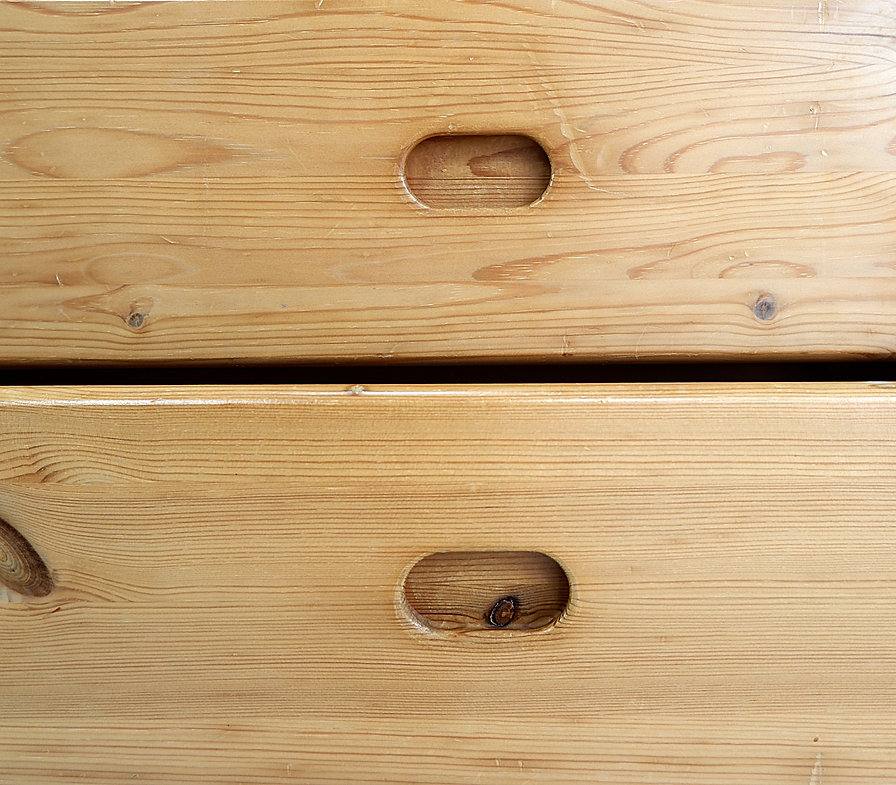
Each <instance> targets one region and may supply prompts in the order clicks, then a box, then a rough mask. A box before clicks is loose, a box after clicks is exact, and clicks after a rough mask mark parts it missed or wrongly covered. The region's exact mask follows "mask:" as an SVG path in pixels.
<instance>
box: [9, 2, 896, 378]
mask: <svg viewBox="0 0 896 785" xmlns="http://www.w3.org/2000/svg"><path fill="white" fill-rule="evenodd" d="M0 29H2V31H3V32H2V37H3V43H4V45H3V46H2V48H0V106H2V112H0V241H2V248H3V253H2V257H0V292H2V295H3V306H4V307H3V308H2V309H0V361H2V362H4V363H31V362H42V363H52V362H68V361H71V360H84V361H87V360H89V361H93V362H110V363H116V362H117V363H123V362H128V363H134V362H138V363H141V362H213V361H215V362H220V361H230V360H255V361H267V360H276V361H321V360H328V359H334V358H336V359H345V360H357V359H364V360H374V361H392V362H396V361H402V360H421V359H432V358H441V359H444V358H455V359H475V360H486V359H500V358H518V359H553V360H562V359H565V358H577V359H588V358H600V359H604V358H606V359H612V358H626V359H647V358H650V359H656V358H667V357H676V358H681V357H702V358H707V359H709V358H732V357H757V356H766V357H767V356H777V357H806V356H814V357H886V356H889V355H890V354H891V353H892V351H893V349H894V325H896V280H894V259H896V207H894V205H896V181H894V176H893V173H894V170H896V155H894V153H896V114H894V109H893V99H892V92H893V89H892V85H893V82H894V74H896V60H894V50H893V45H892V37H893V31H894V29H896V6H894V4H893V3H891V2H888V1H887V0H821V2H819V0H797V2H792V1H791V0H787V2H784V1H783V0H762V1H761V2H753V0H712V2H709V1H707V0H680V1H679V2H674V3H673V2H665V1H663V2H660V1H659V0H651V1H650V2H635V1H634V0H608V1H607V2H601V3H588V2H571V1H569V0H510V2H506V3H472V2H441V1H439V0H415V2H409V1H405V0H400V1H399V2H393V3H383V2H380V0H355V2H345V1H344V0H296V1H295V2H293V1H291V0H290V1H289V2H287V1H286V0H264V2H261V1H259V2H244V1H239V0H235V1H234V2H172V3H138V4H128V3H119V2H116V3H114V4H112V3H109V4H104V3H89V4H85V5H82V4H78V3H4V4H3V5H0ZM483 133H484V134H525V135H529V136H531V137H532V138H533V139H535V140H536V141H537V142H538V143H540V144H541V145H542V146H543V147H544V149H545V150H546V151H547V152H548V154H549V155H550V158H551V161H552V164H553V183H552V185H551V187H550V189H549V191H548V192H547V194H546V195H545V197H544V198H543V199H541V200H540V201H538V202H537V203H536V204H534V205H533V206H531V207H519V208H514V209H497V210H490V211H489V210H482V209H479V208H476V207H475V206H474V205H472V204H469V203H465V205H464V206H462V207H460V208H456V209H427V208H425V207H423V206H422V205H421V204H420V203H418V202H416V201H415V200H414V199H413V198H412V197H411V195H410V194H409V192H408V190H407V188H406V186H405V183H404V181H403V177H402V166H403V161H404V158H405V155H406V154H407V152H408V151H409V150H410V149H411V148H412V147H413V146H414V145H415V144H416V143H417V142H418V141H419V140H420V139H423V138H425V137H429V136H433V135H440V134H483Z"/></svg>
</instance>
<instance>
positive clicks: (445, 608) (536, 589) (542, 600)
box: [404, 551, 569, 632]
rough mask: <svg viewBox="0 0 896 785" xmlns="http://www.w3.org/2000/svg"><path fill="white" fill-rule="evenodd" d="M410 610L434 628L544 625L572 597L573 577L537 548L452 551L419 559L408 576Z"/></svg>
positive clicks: (528, 627)
mask: <svg viewBox="0 0 896 785" xmlns="http://www.w3.org/2000/svg"><path fill="white" fill-rule="evenodd" d="M404 596H405V600H406V605H407V611H408V612H409V613H410V614H411V615H412V617H413V619H414V621H416V622H418V623H419V624H422V625H423V626H425V627H428V628H430V629H432V630H440V631H446V632H471V631H475V630H495V631H500V630H517V631H519V630H530V631H531V630H539V629H543V628H545V627H550V626H552V625H554V624H556V623H557V621H558V620H559V619H560V617H561V616H562V615H563V613H564V611H565V610H566V606H567V604H568V603H569V578H568V577H567V575H566V572H565V571H564V570H563V568H562V567H561V566H560V565H559V564H558V563H557V562H556V561H554V560H553V559H552V558H551V557H550V556H546V555H545V554H543V553H536V552H533V551H448V552H443V553H433V554H430V555H429V556H425V557H423V558H422V559H420V561H418V562H417V563H416V564H415V565H414V566H413V567H412V568H411V570H410V572H409V573H408V575H407V578H405V582H404Z"/></svg>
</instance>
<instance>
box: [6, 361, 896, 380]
mask: <svg viewBox="0 0 896 785" xmlns="http://www.w3.org/2000/svg"><path fill="white" fill-rule="evenodd" d="M0 378H2V379H3V382H2V383H3V384H4V385H63V384H110V385H125V384H127V385H133V384H164V385H178V384H190V385H195V384H347V385H350V384H356V383H362V382H363V383H365V384H508V383H510V384H529V383H531V384H546V383H566V384H575V383H608V384H614V383H619V384H623V383H660V382H816V381H817V382H837V381H843V382H849V381H892V380H896V364H894V363H892V362H840V363H837V362H806V363H795V362H774V363H772V362H763V363H657V364H565V365H527V364H506V365H394V366H383V365H350V364H344V365H327V366H320V365H316V366H257V365H249V366H229V367H179V366H162V367H160V366H157V367H114V368H110V367H91V366H86V365H84V366H77V367H64V368H63V367H58V366H57V367H27V368H22V367H18V368H7V369H3V370H2V371H0Z"/></svg>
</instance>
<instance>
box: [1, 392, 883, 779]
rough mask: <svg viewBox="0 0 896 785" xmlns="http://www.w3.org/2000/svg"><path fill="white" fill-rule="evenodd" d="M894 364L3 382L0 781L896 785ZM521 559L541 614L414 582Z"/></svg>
mask: <svg viewBox="0 0 896 785" xmlns="http://www.w3.org/2000/svg"><path fill="white" fill-rule="evenodd" d="M894 412H896V387H894V386H893V385H890V384H844V385H769V384H766V385H758V384H757V385H754V384H748V385H716V384H707V385H691V386H689V385H650V386H637V385H619V386H565V387H563V386H548V387H539V388H533V387H469V388H463V387H455V388H444V389H439V388H429V387H405V388H385V387H382V388H381V387H373V388H368V387H361V386H356V387H354V388H350V389H340V388H335V387H317V388H290V387H282V386H277V387H233V388H224V387H203V388H182V387H178V388H110V387H105V388H64V387H59V388H30V389H29V388H3V389H2V390H0V518H3V519H4V520H5V521H7V522H8V523H9V524H10V525H12V526H15V527H16V528H17V530H18V531H19V532H20V533H21V534H22V535H23V536H24V537H26V538H27V539H28V540H29V541H30V542H31V543H32V545H33V546H34V548H35V550H36V551H37V552H38V553H39V555H40V557H41V558H42V559H43V560H44V561H45V563H46V565H47V567H48V568H49V570H50V572H51V574H52V577H53V580H54V583H55V588H54V589H53V591H51V592H50V593H49V594H48V595H47V596H45V597H41V598H23V597H21V596H16V595H14V594H12V593H10V592H8V591H7V592H5V594H4V595H3V596H2V597H0V640H2V641H3V645H2V646H0V782H2V783H4V784H5V783H10V785H13V784H14V785H46V784H47V783H53V782H72V781H80V780H82V779H83V780H85V781H89V782H91V783H95V784H96V785H112V783H130V782H132V781H139V782H153V783H171V782H184V783H188V782H197V783H199V782H201V783H203V785H219V784H223V783H234V784H236V783H276V782H301V783H374V782H384V781H385V782H390V783H418V784H420V785H428V783H433V784H435V783H440V784H444V785H449V783H450V785H466V784H467V783H469V784H470V785H472V784H473V783H494V784H496V785H497V784H498V783H554V782H563V783H583V784H584V783H594V782H600V783H607V784H608V785H643V784H644V783H664V785H716V784H717V783H720V782H737V783H739V785H806V783H810V785H859V783H861V784H862V785H875V784H876V783H880V785H885V784H888V783H891V782H893V781H894V779H896V628H894V625H893V623H892V620H893V617H894V614H896V577H894V576H896V529H894V527H893V509H894V506H896V491H894V488H896V482H894V479H896V451H894V449H893V445H894V442H896V415H894ZM482 550H490V551H495V550H497V551H512V550H520V551H532V552H540V553H545V554H547V555H549V556H551V557H552V558H554V559H555V560H556V561H557V562H558V563H560V564H561V565H562V566H563V568H564V569H565V570H566V572H567V574H568V576H569V579H570V584H571V587H570V592H571V598H570V604H569V607H568V609H567V612H566V615H565V616H564V617H563V618H562V619H561V620H560V622H559V623H558V624H557V625H556V626H554V627H552V628H548V629H545V630H542V631H538V632H522V633H521V632H516V631H512V632H509V631H502V630H497V631H494V630H491V631H485V632H477V633H471V634H465V635H444V634H438V633H433V632H426V631H424V630H421V629H420V628H419V627H418V626H415V625H414V624H413V623H412V622H411V621H410V620H409V617H408V616H407V614H406V612H405V610H404V607H403V605H402V602H401V598H400V594H401V588H400V587H401V582H402V577H403V575H404V574H405V573H406V572H407V570H408V569H409V568H410V567H411V565H412V564H414V563H415V562H416V561H417V560H418V559H419V558H421V557H422V556H424V555H426V554H428V553H434V552H439V551H482Z"/></svg>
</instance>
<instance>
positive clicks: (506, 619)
mask: <svg viewBox="0 0 896 785" xmlns="http://www.w3.org/2000/svg"><path fill="white" fill-rule="evenodd" d="M518 604H519V601H518V600H517V598H516V597H502V598H501V599H500V600H498V601H497V602H496V603H495V604H494V605H493V606H492V609H491V610H490V611H489V612H488V623H489V624H491V625H492V627H506V626H507V625H508V624H510V623H511V622H512V621H513V620H514V619H515V618H516V612H517V607H518Z"/></svg>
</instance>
